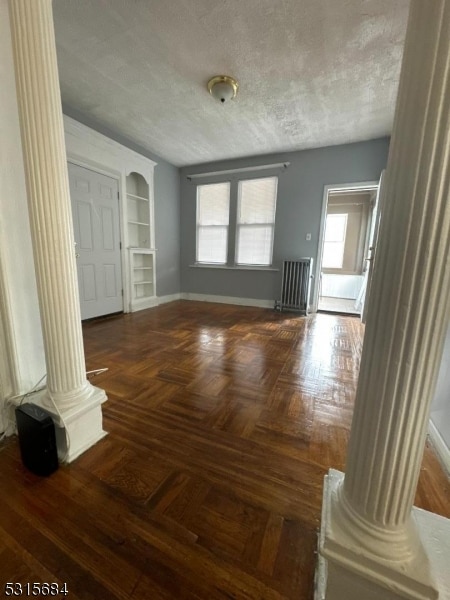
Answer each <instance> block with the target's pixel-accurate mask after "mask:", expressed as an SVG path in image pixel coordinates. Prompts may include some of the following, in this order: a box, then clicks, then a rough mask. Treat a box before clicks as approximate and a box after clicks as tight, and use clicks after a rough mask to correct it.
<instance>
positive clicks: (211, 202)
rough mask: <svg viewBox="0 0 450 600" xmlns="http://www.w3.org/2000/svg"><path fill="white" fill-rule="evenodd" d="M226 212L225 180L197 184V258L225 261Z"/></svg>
mask: <svg viewBox="0 0 450 600" xmlns="http://www.w3.org/2000/svg"><path fill="white" fill-rule="evenodd" d="M229 214H230V183H229V182H223V183H213V184H208V185H199V186H197V262H199V263H216V264H225V263H226V262H227V251H228V224H229Z"/></svg>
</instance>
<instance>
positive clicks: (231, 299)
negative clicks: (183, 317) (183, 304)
mask: <svg viewBox="0 0 450 600" xmlns="http://www.w3.org/2000/svg"><path fill="white" fill-rule="evenodd" d="M181 299H182V300H195V301H198V302H217V303H219V304H237V305H238V306H256V307H258V308H273V307H274V304H275V303H274V301H273V300H259V299H257V298H237V297H236V296H216V295H213V294H192V293H190V292H187V293H182V294H181Z"/></svg>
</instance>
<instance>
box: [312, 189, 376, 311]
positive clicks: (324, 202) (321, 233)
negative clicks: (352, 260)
mask: <svg viewBox="0 0 450 600" xmlns="http://www.w3.org/2000/svg"><path fill="white" fill-rule="evenodd" d="M378 184H379V181H361V182H357V183H337V184H330V185H325V186H324V188H323V200H322V213H321V217H320V230H319V242H318V247H317V262H316V272H315V280H316V281H315V284H314V293H313V301H312V312H317V309H318V307H319V288H320V273H321V271H322V257H323V238H324V235H325V221H326V218H327V207H328V196H329V195H330V193H333V192H341V193H342V192H355V191H361V192H371V191H373V190H375V189H377V188H378Z"/></svg>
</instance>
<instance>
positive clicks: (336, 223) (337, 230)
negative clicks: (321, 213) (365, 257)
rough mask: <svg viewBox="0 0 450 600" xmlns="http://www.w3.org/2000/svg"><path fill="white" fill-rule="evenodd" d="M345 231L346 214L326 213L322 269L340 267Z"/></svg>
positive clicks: (342, 259) (342, 258) (342, 260)
mask: <svg viewBox="0 0 450 600" xmlns="http://www.w3.org/2000/svg"><path fill="white" fill-rule="evenodd" d="M346 231H347V215H346V214H329V215H327V220H326V225H325V241H324V244H323V258H322V267H323V268H324V269H342V265H343V262H344V248H345V235H346Z"/></svg>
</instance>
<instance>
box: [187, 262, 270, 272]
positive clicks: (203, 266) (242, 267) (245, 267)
mask: <svg viewBox="0 0 450 600" xmlns="http://www.w3.org/2000/svg"><path fill="white" fill-rule="evenodd" d="M189 267H193V268H198V269H224V270H225V271H279V270H280V269H275V268H274V267H269V266H267V267H264V266H260V267H259V266H257V265H217V264H214V263H211V264H208V263H194V264H193V265H189Z"/></svg>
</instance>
